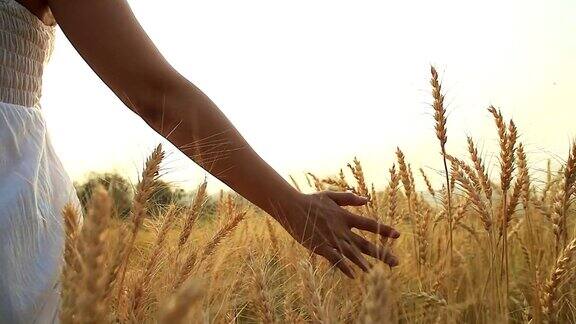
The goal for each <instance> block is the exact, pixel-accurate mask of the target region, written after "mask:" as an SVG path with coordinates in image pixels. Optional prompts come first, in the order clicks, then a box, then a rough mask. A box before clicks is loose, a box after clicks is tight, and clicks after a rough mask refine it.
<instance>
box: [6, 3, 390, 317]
mask: <svg viewBox="0 0 576 324" xmlns="http://www.w3.org/2000/svg"><path fill="white" fill-rule="evenodd" d="M0 14H1V15H0V51H1V52H0V54H1V55H0V68H1V72H0V235H1V236H0V291H1V293H0V322H11V323H13V322H26V323H28V322H51V321H55V320H56V318H57V315H56V313H57V307H58V300H59V299H58V286H57V280H58V276H59V273H58V269H59V264H60V259H61V254H62V246H63V233H62V229H61V220H60V217H61V216H60V211H61V208H62V207H63V205H64V204H65V203H66V202H68V201H70V200H71V201H72V202H73V203H75V204H78V199H77V197H76V196H75V191H74V188H73V186H72V183H71V181H70V179H69V178H68V175H67V174H66V173H65V171H64V169H63V167H62V165H61V164H60V161H59V159H58V157H57V156H56V155H55V154H54V151H53V149H52V146H51V143H50V138H49V135H48V134H47V132H46V129H45V125H44V119H43V116H42V112H41V110H40V106H39V99H40V95H41V90H42V89H41V84H42V82H41V81H42V69H43V66H44V64H45V63H46V61H47V60H48V57H49V55H50V52H51V49H52V43H53V39H54V30H55V26H56V22H57V23H58V25H59V26H60V27H61V28H62V30H63V32H64V34H65V35H66V36H67V37H68V39H69V40H70V42H71V43H72V44H73V45H74V47H75V48H76V50H77V51H78V53H80V55H81V56H82V57H83V58H84V60H85V61H86V62H87V63H88V65H89V66H90V67H91V68H92V69H93V70H94V72H96V73H97V74H98V76H99V77H100V78H101V79H102V80H103V81H104V83H106V85H107V86H108V87H110V89H112V91H114V93H115V94H116V95H117V96H118V97H119V98H120V99H121V100H122V101H123V102H124V103H125V105H126V106H127V107H128V108H130V109H131V110H132V111H134V112H135V113H136V114H138V115H139V116H140V117H141V118H142V119H144V121H145V122H146V123H147V124H148V125H150V126H151V127H152V128H153V129H154V130H156V131H158V132H159V133H161V134H163V135H164V136H167V135H166V134H168V133H170V137H169V138H168V140H170V141H171V142H172V143H173V144H174V145H176V147H179V148H180V150H181V151H182V152H183V153H185V154H186V155H187V156H189V157H190V158H191V159H192V160H194V161H195V162H196V163H198V164H199V165H200V166H202V167H203V168H204V169H206V170H207V171H208V172H210V173H211V174H213V175H214V176H216V177H217V178H219V179H220V180H222V181H223V182H224V183H226V184H227V185H228V186H229V187H230V188H232V189H234V190H235V191H236V192H238V193H239V194H241V195H242V196H244V197H245V198H246V199H248V200H250V201H251V202H252V203H254V204H255V205H257V206H259V207H260V208H262V209H263V210H264V211H266V212H267V213H268V214H270V215H271V216H272V217H273V218H274V219H276V220H277V221H278V222H279V223H280V224H281V225H282V226H283V227H284V228H285V229H286V230H287V231H288V232H289V233H290V234H291V235H292V236H293V237H294V239H296V240H297V241H298V242H300V243H301V244H302V245H303V246H305V247H306V248H308V249H310V250H311V251H313V252H314V253H317V254H319V255H321V256H323V257H324V258H326V259H327V260H328V261H329V262H331V263H332V264H333V265H334V266H335V267H337V268H338V269H340V270H341V271H342V272H343V273H344V274H346V275H347V276H349V277H351V278H353V276H354V275H353V271H352V268H351V267H350V266H349V265H348V264H347V261H346V259H348V260H349V261H351V262H352V263H354V264H356V265H357V266H358V267H360V268H361V269H362V270H364V271H366V270H367V269H368V267H369V263H368V262H367V261H366V259H365V256H364V255H363V254H366V255H369V256H372V257H375V258H378V259H380V260H382V261H384V262H386V263H388V264H389V265H390V266H394V265H396V264H397V263H398V261H397V259H396V258H395V257H394V256H392V255H390V254H388V253H386V252H384V251H383V250H381V248H379V247H377V246H376V245H374V244H372V243H370V242H368V241H366V240H365V239H363V238H362V237H361V236H359V235H357V234H355V233H353V232H352V231H351V229H352V228H357V229H359V230H366V231H369V232H373V233H379V234H381V235H382V236H383V237H392V238H397V237H398V236H399V235H400V234H399V233H398V232H397V231H395V230H394V229H392V228H390V227H388V226H385V225H382V224H379V223H377V222H376V221H374V220H372V219H369V218H365V217H362V216H359V215H355V214H352V213H350V212H348V211H347V210H345V209H344V208H341V207H340V206H347V205H353V206H360V205H364V204H366V202H367V199H366V198H363V197H359V196H356V195H354V194H352V193H336V192H322V193H316V194H302V193H299V192H298V191H296V190H294V189H293V188H292V187H291V186H290V185H289V184H288V183H287V182H286V181H285V180H284V179H283V178H281V177H280V176H279V175H278V174H277V173H276V172H275V171H274V170H273V169H272V168H271V167H270V166H269V165H268V164H267V163H266V162H265V161H264V160H262V159H261V158H260V157H259V156H258V155H257V154H256V153H255V152H254V151H253V149H252V148H251V147H250V145H248V143H246V141H245V140H244V138H242V136H241V135H240V134H239V133H238V131H237V130H236V129H235V128H234V126H233V125H232V124H231V123H230V121H228V119H227V118H226V117H225V116H224V115H223V114H222V112H221V111H220V110H219V109H218V108H217V107H216V106H215V105H214V103H213V102H212V101H210V99H209V98H208V97H207V96H206V95H204V94H203V93H202V92H201V91H200V90H198V89H197V88H196V87H195V86H194V85H193V84H191V83H190V82H189V81H188V80H186V79H185V78H184V77H183V76H182V75H180V74H179V73H178V72H177V71H175V70H174V69H173V68H172V66H170V64H168V62H166V60H165V59H164V57H163V56H162V55H161V54H160V53H159V51H158V49H157V48H156V47H155V46H154V44H153V43H152V41H150V39H149V38H148V36H147V35H146V33H145V32H144V31H143V29H142V27H141V26H140V24H139V23H138V21H137V20H136V18H135V17H134V15H133V14H132V11H131V10H130V8H129V6H128V3H127V2H126V1H125V0H82V1H80V0H76V1H70V0H19V1H16V0H0ZM327 140H329V139H327Z"/></svg>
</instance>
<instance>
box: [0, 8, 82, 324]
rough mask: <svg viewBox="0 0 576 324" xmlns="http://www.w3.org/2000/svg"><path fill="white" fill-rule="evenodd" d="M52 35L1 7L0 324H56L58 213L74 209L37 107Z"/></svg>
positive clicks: (23, 14) (20, 11)
mask: <svg viewBox="0 0 576 324" xmlns="http://www.w3.org/2000/svg"><path fill="white" fill-rule="evenodd" d="M54 33H55V27H53V26H46V25H44V24H43V23H42V22H41V21H40V20H39V19H38V18H37V17H36V16H35V15H33V14H32V13H30V12H29V11H28V10H27V9H26V8H25V7H23V6H22V5H20V4H19V3H18V2H16V1H14V0H0V323H54V322H58V306H59V301H60V296H59V294H60V284H59V280H60V278H59V277H60V270H61V267H62V262H63V255H62V253H63V247H64V237H65V235H64V229H63V219H62V213H61V211H62V208H63V207H64V205H65V204H66V203H69V202H70V203H72V204H73V205H74V206H75V207H76V208H77V209H78V210H79V211H81V207H80V202H79V200H78V197H77V196H76V191H75V189H74V186H73V184H72V181H71V180H70V178H69V176H68V174H67V173H66V171H65V170H64V168H63V166H62V164H61V162H60V160H59V158H58V156H57V155H56V153H55V152H54V149H53V147H52V144H51V142H50V136H49V133H48V131H47V129H46V122H45V120H44V117H43V115H42V110H41V107H40V97H41V93H42V72H43V68H44V66H45V64H46V63H47V62H48V59H49V57H50V54H51V52H52V48H53V44H54Z"/></svg>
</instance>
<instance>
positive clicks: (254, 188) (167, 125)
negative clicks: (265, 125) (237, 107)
mask: <svg viewBox="0 0 576 324" xmlns="http://www.w3.org/2000/svg"><path fill="white" fill-rule="evenodd" d="M154 103H155V105H157V107H148V109H146V110H147V111H154V113H153V114H147V115H142V117H143V119H144V120H145V121H146V122H147V123H148V124H149V125H150V126H151V127H152V128H154V129H155V130H156V131H157V132H158V133H160V134H161V135H163V136H164V137H166V138H167V139H168V140H169V141H170V142H171V143H172V144H174V145H175V146H176V147H177V148H178V149H179V150H180V151H182V152H183V153H184V154H186V155H187V156H188V157H190V158H191V159H192V160H193V161H194V162H196V163H197V164H199V165H200V166H201V167H202V168H204V169H205V170H206V171H208V172H209V173H211V174H212V175H214V176H215V177H216V178H218V179H220V180H221V181H222V182H224V183H225V184H227V185H228V186H229V187H230V188H232V189H233V190H234V191H236V192H237V193H239V194H240V195H242V196H243V197H245V198H246V199H248V200H250V201H251V202H252V203H254V204H255V205H257V206H259V207H260V208H262V209H263V210H265V211H266V212H268V213H269V214H271V215H272V216H276V215H274V214H276V211H275V209H276V208H278V207H279V205H281V203H282V202H283V201H292V199H290V198H291V197H295V196H297V195H298V192H297V191H296V190H295V189H294V188H293V187H292V186H290V184H288V182H286V180H284V179H283V178H282V177H281V176H280V175H279V174H278V173H277V172H276V171H275V170H274V169H273V168H272V167H270V165H268V163H266V162H265V161H264V160H263V159H262V158H261V157H260V156H259V155H258V154H257V153H256V152H255V151H254V150H253V149H252V147H251V146H250V145H249V144H248V143H247V142H246V140H245V139H244V138H243V137H242V135H241V134H240V133H239V132H238V130H236V128H235V127H234V125H232V123H231V122H230V121H229V120H228V118H226V116H224V114H223V113H222V112H221V111H220V109H218V107H217V106H216V105H215V104H214V103H213V102H212V101H211V100H210V99H209V98H208V97H207V96H206V95H205V94H204V93H203V92H202V91H200V90H199V89H198V88H197V87H196V86H194V85H193V84H192V83H190V82H189V81H187V80H185V79H182V80H181V81H179V82H177V83H176V85H175V86H173V87H171V88H170V89H169V90H166V91H165V92H163V95H161V96H157V97H156V100H154Z"/></svg>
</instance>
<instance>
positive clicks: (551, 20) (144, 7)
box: [41, 0, 576, 192]
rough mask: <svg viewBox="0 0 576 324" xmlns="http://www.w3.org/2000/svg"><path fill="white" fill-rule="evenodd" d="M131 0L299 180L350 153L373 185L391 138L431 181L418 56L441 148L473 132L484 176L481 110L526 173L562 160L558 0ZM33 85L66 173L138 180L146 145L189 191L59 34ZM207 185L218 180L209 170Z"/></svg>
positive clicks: (575, 102) (564, 112) (569, 13)
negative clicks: (514, 144) (434, 88)
mask: <svg viewBox="0 0 576 324" xmlns="http://www.w3.org/2000/svg"><path fill="white" fill-rule="evenodd" d="M129 3H130V5H131V7H132V9H133V11H134V13H135V15H136V17H137V18H138V19H139V21H140V23H141V24H142V26H143V27H144V29H145V30H146V32H147V33H148V34H149V36H150V38H151V39H152V40H153V41H154V42H155V44H156V45H157V46H158V48H159V49H160V51H161V52H162V53H163V54H164V56H165V57H166V58H167V60H168V61H169V62H170V63H171V64H172V65H173V66H174V67H175V68H176V69H177V70H178V71H179V72H180V73H181V74H182V75H184V76H185V77H186V78H187V79H189V80H190V81H191V82H193V83H194V84H195V85H197V86H198V87H199V88H200V89H202V90H203V91H204V92H205V93H206V94H207V95H208V96H209V97H210V98H211V99H212V100H213V101H214V102H215V103H216V104H217V105H218V106H219V108H220V109H221V110H222V111H223V112H224V113H225V114H226V115H227V116H228V118H229V119H230V120H231V121H232V122H233V123H234V125H235V126H236V127H237V128H238V129H239V130H240V132H241V133H242V134H243V135H244V137H245V138H246V139H247V140H248V142H249V143H250V144H251V145H252V146H253V147H254V148H255V150H256V151H257V152H258V153H259V154H260V155H261V156H262V157H263V158H264V159H265V160H266V161H267V162H268V163H269V164H270V165H271V166H272V167H274V168H275V169H276V170H277V171H278V172H279V173H280V174H281V175H282V176H284V177H287V176H288V175H294V176H295V178H296V179H297V180H298V181H301V182H302V183H303V181H304V178H303V174H304V172H313V173H315V174H318V175H319V176H330V175H334V174H336V173H337V172H338V171H339V169H340V168H343V167H345V166H346V164H347V163H348V162H351V161H352V159H353V158H354V157H355V156H357V157H358V158H359V159H360V160H361V162H362V164H363V167H364V170H365V173H366V175H367V179H368V180H369V181H370V182H373V183H374V185H375V186H376V188H377V189H382V188H384V187H385V186H386V184H387V181H388V168H389V167H390V166H391V165H392V163H393V162H394V151H395V149H396V146H399V147H401V149H402V150H403V151H404V153H405V155H406V156H407V158H408V160H409V161H410V163H411V164H412V166H413V167H414V168H420V167H422V168H423V169H424V170H425V171H426V172H428V173H429V174H430V177H431V178H432V180H433V182H434V183H435V184H437V185H439V184H440V183H441V180H442V178H441V175H440V174H439V171H438V170H440V169H441V159H440V154H439V144H438V141H437V140H436V137H435V134H434V121H433V117H432V108H431V105H430V104H431V102H432V98H431V93H430V86H429V79H430V65H431V64H433V65H434V66H436V67H437V69H438V70H439V72H440V75H441V79H442V82H443V88H444V90H445V92H446V103H447V109H448V113H449V114H448V144H447V145H448V151H449V153H452V154H455V155H463V154H464V152H465V149H466V136H472V137H473V138H474V139H475V140H476V141H477V143H478V145H479V147H480V149H481V151H482V154H483V155H484V157H485V158H486V159H487V161H488V163H489V169H490V170H491V172H492V173H493V176H497V168H496V166H497V158H496V156H497V153H498V147H497V133H496V130H495V128H494V123H493V120H492V119H491V118H490V115H489V113H488V112H487V110H486V108H487V107H488V106H489V105H494V106H496V107H498V108H501V109H502V112H503V114H504V116H505V117H506V118H513V119H514V121H515V123H516V124H517V125H518V128H519V130H520V139H521V141H522V142H523V143H524V144H525V146H526V148H527V151H528V154H529V156H528V157H529V161H530V166H531V168H532V171H533V172H534V173H537V172H539V170H541V168H542V167H543V165H544V164H545V161H546V160H547V159H552V160H553V161H555V162H559V161H561V159H563V158H564V157H565V156H566V155H567V150H568V146H569V143H570V141H571V140H572V139H574V136H575V135H576V127H574V122H575V120H576V91H574V89H576V60H575V59H574V58H576V41H575V40H574V35H576V2H574V1H571V0H565V1H555V0H551V1H529V0H528V1H491V0H490V1H476V2H471V1H442V0H439V1H433V2H432V1H335V0H329V1H324V0H313V1H310V0H292V1H270V0H262V1H255V0H244V1H221V0H211V1H176V0H163V1H162V2H158V1H151V0H132V1H129ZM87 23H89V22H87ZM43 91H44V92H43V98H42V101H41V103H42V109H43V111H44V116H45V118H46V122H47V125H48V127H49V131H50V136H51V139H52V143H53V146H54V148H55V150H56V152H57V153H58V154H59V156H60V159H61V160H62V163H63V164H64V166H65V168H66V170H67V171H68V173H69V174H70V176H71V177H72V178H73V179H74V180H77V181H81V180H82V179H84V178H85V176H86V174H87V173H88V172H90V171H99V172H103V171H110V170H115V171H118V172H120V173H122V174H124V175H127V176H129V177H130V178H132V179H136V176H137V174H138V172H139V171H140V169H141V168H142V164H143V162H144V160H145V158H146V156H147V155H148V154H149V153H150V152H151V151H152V149H153V148H154V147H155V146H156V145H157V144H158V143H162V144H163V145H164V147H165V148H166V151H167V154H168V158H167V159H166V161H165V163H164V173H165V174H166V175H165V176H164V179H165V180H168V181H170V182H172V183H174V184H176V185H179V186H181V187H184V188H191V187H194V186H196V185H197V184H198V183H199V182H200V181H201V180H202V179H203V178H204V176H205V175H206V172H205V171H203V170H202V169H201V168H200V167H198V166H196V165H195V164H194V163H193V162H192V161H191V160H189V159H188V158H187V157H186V156H184V155H183V154H182V153H180V152H179V151H178V150H177V149H175V148H174V147H173V146H172V145H171V144H170V143H169V142H167V141H166V140H164V139H163V138H162V137H160V135H158V134H157V133H156V132H154V131H153V130H152V129H150V128H149V127H148V126H147V125H146V124H145V123H144V121H142V120H141V119H140V118H139V117H138V116H136V115H135V114H134V113H132V112H131V111H130V110H129V109H127V108H126V107H124V105H123V104H122V102H121V101H120V100H119V99H117V98H116V97H115V95H114V93H113V92H111V91H110V90H109V89H108V88H107V87H106V85H105V84H104V83H102V81H101V80H100V79H99V78H98V77H97V76H96V75H95V74H94V73H93V72H92V70H91V69H90V68H89V67H88V66H87V65H86V63H85V62H84V61H83V60H82V58H81V57H80V56H79V55H78V54H77V53H76V51H75V50H74V48H73V47H72V45H71V44H70V43H69V42H68V40H67V39H66V38H65V36H64V35H63V34H62V32H61V30H59V29H58V31H57V38H56V48H55V50H54V53H53V56H52V58H51V61H50V63H49V64H48V66H47V67H46V69H45V75H44V90H43ZM209 188H210V189H211V191H212V192H213V191H215V190H218V189H220V188H223V185H222V184H220V183H219V182H218V181H217V180H215V179H214V178H211V177H209Z"/></svg>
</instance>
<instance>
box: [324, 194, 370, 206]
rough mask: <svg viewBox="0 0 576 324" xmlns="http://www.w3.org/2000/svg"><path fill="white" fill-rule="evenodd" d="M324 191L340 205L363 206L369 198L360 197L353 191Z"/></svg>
mask: <svg viewBox="0 0 576 324" xmlns="http://www.w3.org/2000/svg"><path fill="white" fill-rule="evenodd" d="M324 193H325V194H326V196H328V198H330V199H332V201H334V202H335V203H336V204H338V206H363V205H366V203H367V202H368V198H365V197H360V196H358V195H355V194H353V193H351V192H336V191H326V192H324Z"/></svg>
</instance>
